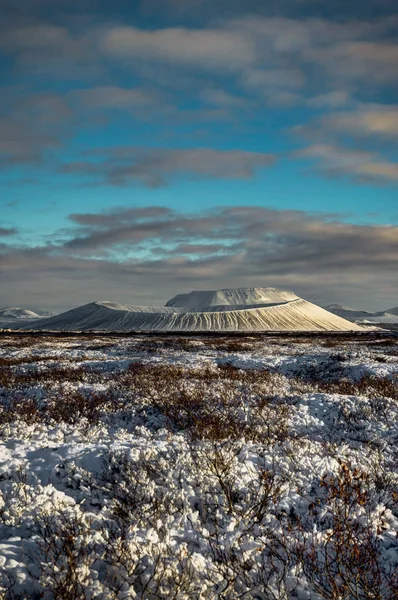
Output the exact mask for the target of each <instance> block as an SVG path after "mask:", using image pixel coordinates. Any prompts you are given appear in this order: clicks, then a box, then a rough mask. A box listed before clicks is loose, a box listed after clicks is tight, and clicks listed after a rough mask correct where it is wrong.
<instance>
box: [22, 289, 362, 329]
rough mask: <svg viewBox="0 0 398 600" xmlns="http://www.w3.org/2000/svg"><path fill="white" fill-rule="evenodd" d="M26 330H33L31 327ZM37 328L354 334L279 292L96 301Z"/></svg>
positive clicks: (313, 307) (339, 321) (343, 323)
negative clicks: (158, 302)
mask: <svg viewBox="0 0 398 600" xmlns="http://www.w3.org/2000/svg"><path fill="white" fill-rule="evenodd" d="M22 327H23V328H24V329H32V325H31V324H27V323H25V324H24V325H23V326H22ZM34 329H35V330H42V329H44V330H55V331H57V330H58V331H88V330H96V331H120V332H124V331H351V330H360V329H361V328H360V327H359V326H358V325H356V324H354V323H350V322H349V321H347V320H345V319H342V318H341V317H339V316H338V315H334V314H332V313H330V312H327V311H326V310H324V309H323V308H320V307H319V306H316V305H315V304H311V303H310V302H307V301H306V300H303V299H302V298H299V297H298V296H296V295H295V294H293V293H292V292H286V291H280V290H275V289H274V288H243V289H238V290H216V291H212V292H197V291H196V292H191V293H190V294H180V295H178V296H176V297H174V298H172V299H171V300H169V302H167V304H166V306H161V307H155V306H130V305H125V304H116V303H113V302H104V301H100V302H92V303H90V304H86V305H84V306H80V307H78V308H75V309H73V310H70V311H67V312H65V313H62V314H61V315H58V316H55V317H51V318H49V319H40V320H39V321H35V322H34Z"/></svg>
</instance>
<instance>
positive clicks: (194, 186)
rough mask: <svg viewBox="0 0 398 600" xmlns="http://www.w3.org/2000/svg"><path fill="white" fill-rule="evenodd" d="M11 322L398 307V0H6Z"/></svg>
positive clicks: (6, 245) (3, 282) (2, 208)
mask: <svg viewBox="0 0 398 600" xmlns="http://www.w3.org/2000/svg"><path fill="white" fill-rule="evenodd" d="M1 9H2V18H1V20H0V88H1V90H0V91H1V93H0V307H1V306H22V307H26V308H30V309H45V310H54V311H62V310H67V309H69V308H72V307H76V306H79V305H81V304H84V303H87V302H92V301H95V300H111V301H115V302H123V303H128V304H152V305H153V304H164V303H165V302H166V301H167V300H168V299H169V298H170V297H172V296H174V295H175V294H176V293H184V292H189V291H191V290H194V289H199V290H204V289H218V288H229V287H279V288H283V289H289V290H292V291H294V292H295V293H297V294H298V295H300V296H302V297H304V298H306V299H308V300H310V301H313V302H316V303H318V304H321V305H326V304H330V303H342V304H345V305H350V306H355V307H358V308H362V309H369V310H384V309H388V308H392V307H395V306H398V144H397V141H398V89H397V81H398V7H397V4H396V0H351V1H350V2H347V1H346V0H261V1H260V0H217V2H214V0H136V1H134V0H132V1H131V2H115V1H114V0H112V1H109V0H80V1H79V2H75V1H74V0H19V2H15V0H2V2H1Z"/></svg>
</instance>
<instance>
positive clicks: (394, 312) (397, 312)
mask: <svg viewBox="0 0 398 600" xmlns="http://www.w3.org/2000/svg"><path fill="white" fill-rule="evenodd" d="M386 312H387V313H388V314H389V315H395V316H398V306H396V307H395V308H390V309H389V310H387V311H386Z"/></svg>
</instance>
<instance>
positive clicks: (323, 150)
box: [296, 144, 398, 184]
mask: <svg viewBox="0 0 398 600" xmlns="http://www.w3.org/2000/svg"><path fill="white" fill-rule="evenodd" d="M296 156H298V157H300V158H305V159H306V158H308V159H313V160H315V161H316V164H317V165H318V168H319V169H320V170H321V171H322V172H323V173H325V174H327V175H328V176H350V177H353V178H354V179H356V180H358V181H362V182H365V181H379V182H382V183H394V184H396V183H398V163H393V162H388V161H385V160H383V159H382V158H380V157H379V156H378V155H377V154H376V153H372V152H365V151H363V150H352V149H348V148H345V147H342V146H337V145H332V144H314V145H312V146H308V147H307V148H304V149H303V150H299V151H298V152H297V153H296Z"/></svg>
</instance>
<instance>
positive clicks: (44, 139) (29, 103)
mask: <svg viewBox="0 0 398 600" xmlns="http://www.w3.org/2000/svg"><path fill="white" fill-rule="evenodd" d="M2 92H3V93H2V95H1V97H0V167H10V166H14V165H18V164H24V163H29V164H32V165H33V164H36V165H37V164H41V163H42V161H43V159H44V156H45V155H46V153H48V152H50V151H52V152H54V151H55V150H57V149H58V148H60V146H61V145H62V140H63V139H64V138H65V136H67V135H68V133H70V127H69V126H70V123H71V111H70V110H69V108H68V106H67V104H66V102H65V100H64V99H63V98H61V97H60V96H57V95H56V94H51V93H40V94H30V95H29V94H27V95H25V90H21V89H18V88H15V89H14V88H3V90H2Z"/></svg>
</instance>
